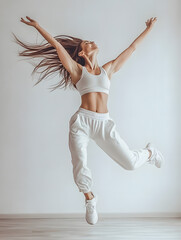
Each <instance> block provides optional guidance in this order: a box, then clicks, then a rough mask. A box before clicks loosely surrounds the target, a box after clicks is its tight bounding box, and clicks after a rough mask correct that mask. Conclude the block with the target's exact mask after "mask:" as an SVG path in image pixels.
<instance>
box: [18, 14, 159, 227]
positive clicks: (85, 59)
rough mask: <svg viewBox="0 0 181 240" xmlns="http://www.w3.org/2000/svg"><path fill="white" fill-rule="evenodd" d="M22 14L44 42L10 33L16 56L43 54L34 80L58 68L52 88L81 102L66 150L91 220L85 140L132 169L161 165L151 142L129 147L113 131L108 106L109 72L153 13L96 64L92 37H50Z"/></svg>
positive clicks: (127, 54) (134, 44)
mask: <svg viewBox="0 0 181 240" xmlns="http://www.w3.org/2000/svg"><path fill="white" fill-rule="evenodd" d="M26 18H27V19H28V21H25V20H24V19H23V18H21V20H20V21H21V22H22V23H25V24H27V25H29V26H32V27H34V28H36V29H37V30H38V31H39V32H40V34H41V35H42V36H43V37H44V38H45V39H46V40H47V41H48V42H46V43H45V44H41V45H37V44H36V45H30V44H29V45H28V44H25V43H23V42H22V41H20V40H19V39H18V38H17V37H16V36H15V35H14V36H15V39H16V42H17V43H18V44H20V45H21V46H22V47H24V48H25V49H26V50H24V51H23V52H21V53H19V56H27V57H33V58H34V57H44V59H43V60H42V61H41V62H40V63H39V64H38V65H37V66H36V67H35V69H34V70H33V73H34V72H35V71H36V70H37V69H38V68H41V67H44V66H47V68H46V70H47V71H46V72H45V74H44V75H43V76H42V77H41V78H40V79H39V80H38V82H37V83H36V84H38V83H39V82H40V81H41V80H42V79H43V78H45V77H46V76H47V75H48V74H49V73H52V72H56V71H57V72H58V73H63V75H64V78H63V79H62V80H61V81H60V82H59V84H58V85H57V86H56V87H55V88H53V90H55V89H56V88H59V87H61V86H63V87H64V88H66V87H67V85H69V86H70V87H72V88H73V89H74V90H77V91H78V92H79V93H80V96H81V100H82V102H81V105H80V107H79V108H78V110H77V111H76V112H75V113H74V114H73V115H72V116H71V118H70V120H69V149H70V153H71V159H72V166H73V177H74V181H75V183H76V185H77V187H78V189H79V191H80V192H82V193H83V194H84V195H85V206H86V214H85V219H86V221H87V222H88V223H89V224H95V223H96V222H97V221H98V214H97V210H96V204H97V199H98V198H97V194H95V193H93V192H92V189H91V188H92V183H93V182H92V175H91V171H90V169H89V168H88V166H87V146H88V143H89V140H90V139H93V140H94V141H95V142H96V144H97V145H98V146H99V147H100V148H101V149H102V150H103V151H104V152H105V153H106V154H107V155H108V156H110V158H112V159H113V160H114V161H115V162H117V164H119V165H120V166H121V167H122V168H124V169H126V170H135V169H137V168H139V167H141V166H142V165H143V164H144V163H149V164H154V165H155V166H156V167H158V168H160V167H161V165H162V164H163V163H164V157H163V155H162V153H161V152H160V151H159V150H158V149H157V148H155V146H153V144H152V143H148V144H147V145H146V146H145V148H142V149H138V150H131V149H130V148H129V147H128V145H127V144H126V143H125V141H124V140H123V139H122V138H121V136H120V134H119V133H118V131H117V129H116V124H115V122H114V120H113V119H112V118H111V116H110V114H109V111H108V109H107V101H108V95H109V88H110V84H111V77H112V75H113V74H114V73H116V72H117V71H119V69H120V68H121V66H122V65H123V64H124V62H125V61H126V60H127V59H128V58H129V57H130V56H131V54H132V53H133V52H134V51H135V50H136V47H137V45H138V44H139V43H140V42H141V41H142V40H143V38H144V37H145V36H146V35H147V34H148V33H149V32H150V30H151V29H152V27H153V25H154V23H155V22H156V20H157V19H156V17H155V18H154V19H153V18H150V19H148V20H147V22H146V29H145V30H144V31H143V32H142V33H141V34H140V35H139V36H138V37H137V38H136V39H135V40H134V41H133V42H132V44H131V45H130V46H129V47H128V48H127V49H125V50H124V51H123V52H122V53H121V54H120V55H119V56H118V57H117V58H115V59H113V60H111V61H109V62H107V63H105V64H104V65H102V66H99V64H98V61H97V54H98V52H99V48H98V46H97V45H96V43H95V42H93V41H89V40H82V39H80V38H75V37H72V36H68V35H58V36H55V37H52V36H51V35H50V34H49V33H48V32H46V31H45V30H44V29H43V28H42V27H41V26H40V25H39V24H38V22H37V21H35V20H33V19H31V18H30V17H28V16H26ZM49 70H51V71H49ZM44 71H45V70H44ZM44 71H43V72H44ZM36 84H35V85H36Z"/></svg>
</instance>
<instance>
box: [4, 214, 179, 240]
mask: <svg viewBox="0 0 181 240" xmlns="http://www.w3.org/2000/svg"><path fill="white" fill-rule="evenodd" d="M15 239H17V240H22V239H23V240H30V239H32V240H35V239H36V240H38V239H44V240H54V239H66V240H72V239H73V240H82V239H84V240H92V239H96V240H106V239H107V240H109V239H110V240H114V239H124V240H125V239H126V240H127V239H132V240H133V239H134V240H142V239H144V240H147V239H149V240H152V239H154V240H155V239H159V240H161V239H165V240H176V239H177V240H181V218H159V217H151V218H149V217H147V218H142V217H138V218H130V217H129V218H109V217H100V218H99V221H98V222H97V224H95V225H89V224H88V223H87V222H86V220H85V219H84V218H83V217H80V218H54V219H49V218H41V219H37V218H34V219H33V218H29V219H28V218H24V219H18V218H17V219H0V240H15Z"/></svg>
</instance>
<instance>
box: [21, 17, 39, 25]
mask: <svg viewBox="0 0 181 240" xmlns="http://www.w3.org/2000/svg"><path fill="white" fill-rule="evenodd" d="M26 18H27V19H28V20H29V22H28V21H25V20H24V19H23V18H21V20H20V21H21V22H23V23H25V24H27V25H30V26H32V27H37V26H38V22H37V21H35V20H33V19H32V18H30V17H28V16H26Z"/></svg>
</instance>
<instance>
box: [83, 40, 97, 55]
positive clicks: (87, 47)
mask: <svg viewBox="0 0 181 240" xmlns="http://www.w3.org/2000/svg"><path fill="white" fill-rule="evenodd" d="M81 46H82V50H83V51H84V52H85V53H90V52H92V51H93V50H95V49H98V47H97V45H96V44H95V42H94V41H89V40H84V41H82V43H81Z"/></svg>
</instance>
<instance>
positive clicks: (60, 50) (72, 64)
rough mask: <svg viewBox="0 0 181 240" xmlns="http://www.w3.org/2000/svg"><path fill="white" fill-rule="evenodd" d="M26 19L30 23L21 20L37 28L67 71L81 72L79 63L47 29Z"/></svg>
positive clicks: (22, 20)
mask: <svg viewBox="0 0 181 240" xmlns="http://www.w3.org/2000/svg"><path fill="white" fill-rule="evenodd" d="M26 18H27V19H28V20H29V21H30V22H28V21H25V20H24V19H23V18H21V20H20V21H21V22H24V23H25V24H27V25H30V26H33V27H35V28H36V29H37V30H38V31H39V33H40V34H41V35H42V36H43V37H44V38H45V39H46V40H47V41H48V42H49V43H50V44H51V45H52V46H53V47H54V48H55V49H56V50H57V54H58V56H59V59H60V61H61V63H62V64H63V66H64V67H65V68H66V70H67V71H68V72H69V73H70V74H72V73H74V72H77V71H79V69H78V63H77V62H76V61H74V60H73V58H72V57H71V56H70V54H69V53H68V52H67V50H66V49H65V48H64V47H63V46H62V44H60V43H59V42H58V41H57V40H56V39H55V38H54V37H52V36H51V35H50V34H49V33H48V32H47V31H46V30H45V29H43V28H42V27H41V26H40V25H39V24H38V22H37V21H35V20H33V19H31V18H30V17H28V16H26Z"/></svg>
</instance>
